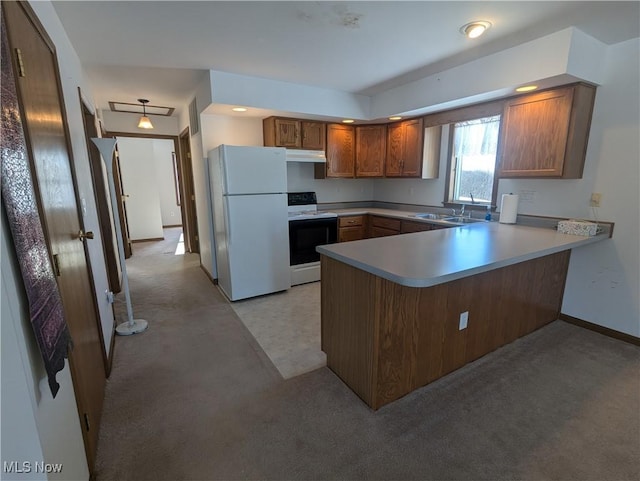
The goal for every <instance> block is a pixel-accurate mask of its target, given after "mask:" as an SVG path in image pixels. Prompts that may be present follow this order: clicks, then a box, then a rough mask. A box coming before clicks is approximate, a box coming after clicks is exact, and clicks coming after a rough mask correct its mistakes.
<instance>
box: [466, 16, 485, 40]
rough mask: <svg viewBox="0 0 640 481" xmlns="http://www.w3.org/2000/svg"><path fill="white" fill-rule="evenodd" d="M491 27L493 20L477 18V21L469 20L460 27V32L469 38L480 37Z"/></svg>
mask: <svg viewBox="0 0 640 481" xmlns="http://www.w3.org/2000/svg"><path fill="white" fill-rule="evenodd" d="M489 28H491V22H487V21H485V20H476V21H475V22H469V23H467V24H466V25H463V26H462V27H460V32H461V33H462V34H464V35H466V36H467V37H468V38H478V37H479V36H480V35H482V34H483V33H484V32H486V31H487V30H489Z"/></svg>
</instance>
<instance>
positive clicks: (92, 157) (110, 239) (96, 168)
mask: <svg viewBox="0 0 640 481" xmlns="http://www.w3.org/2000/svg"><path fill="white" fill-rule="evenodd" d="M80 106H81V108H82V120H83V124H84V133H85V137H86V143H87V152H88V153H89V165H90V167H91V178H92V180H93V193H94V196H95V200H96V208H97V210H98V222H99V223H100V234H101V237H102V247H103V251H104V261H105V264H106V266H107V276H108V278H109V289H111V291H113V292H114V293H118V292H120V291H121V290H122V286H121V282H120V281H121V279H120V277H121V271H120V259H119V258H118V241H117V239H116V233H115V231H114V228H113V221H114V219H113V214H112V213H111V194H110V193H109V180H108V178H107V174H106V169H105V168H104V167H103V165H102V157H101V156H100V152H99V151H98V148H97V147H96V145H95V144H94V143H93V142H91V139H92V138H95V137H97V136H98V129H97V127H96V117H95V115H94V114H93V113H91V111H90V110H89V109H88V108H87V106H86V105H85V104H84V102H83V101H82V96H80ZM106 161H107V162H108V161H109V159H106Z"/></svg>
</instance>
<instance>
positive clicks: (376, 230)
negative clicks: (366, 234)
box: [371, 226, 398, 237]
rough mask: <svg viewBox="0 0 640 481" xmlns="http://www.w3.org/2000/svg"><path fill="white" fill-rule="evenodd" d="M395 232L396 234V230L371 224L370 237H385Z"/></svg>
mask: <svg viewBox="0 0 640 481" xmlns="http://www.w3.org/2000/svg"><path fill="white" fill-rule="evenodd" d="M396 234H398V231H395V230H391V229H385V228H384V227H377V226H371V237H387V236H390V235H396Z"/></svg>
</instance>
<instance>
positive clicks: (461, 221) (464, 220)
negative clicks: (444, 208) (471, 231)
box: [441, 216, 486, 224]
mask: <svg viewBox="0 0 640 481" xmlns="http://www.w3.org/2000/svg"><path fill="white" fill-rule="evenodd" d="M441 220H443V221H445V222H454V223H456V224H474V223H476V222H486V221H485V220H482V219H472V218H470V217H460V216H456V217H444V218H442V219H441Z"/></svg>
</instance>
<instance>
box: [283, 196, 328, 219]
mask: <svg viewBox="0 0 640 481" xmlns="http://www.w3.org/2000/svg"><path fill="white" fill-rule="evenodd" d="M287 200H288V204H289V207H288V212H289V220H290V221H292V220H306V219H325V218H331V217H338V214H336V213H334V212H325V211H319V210H318V205H317V203H318V200H317V198H316V193H315V192H289V193H288V194H287Z"/></svg>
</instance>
